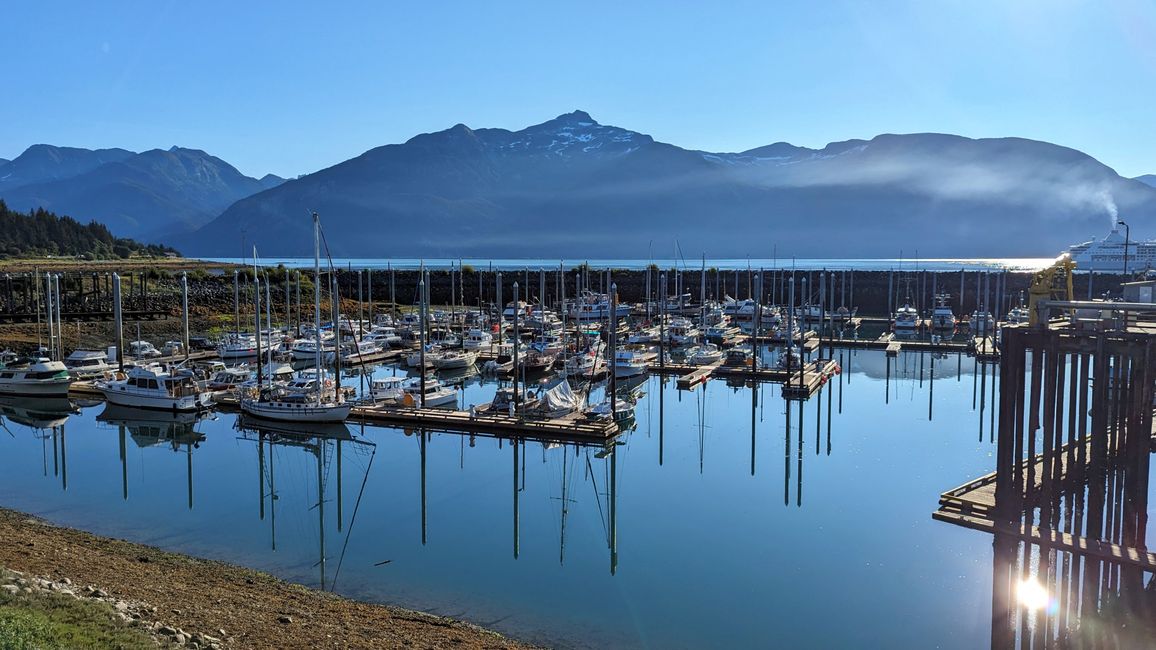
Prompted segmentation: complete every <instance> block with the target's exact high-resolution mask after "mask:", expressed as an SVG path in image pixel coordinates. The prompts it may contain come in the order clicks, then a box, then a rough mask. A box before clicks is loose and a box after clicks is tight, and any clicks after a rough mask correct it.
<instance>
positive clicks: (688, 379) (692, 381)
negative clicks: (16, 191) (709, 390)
mask: <svg viewBox="0 0 1156 650" xmlns="http://www.w3.org/2000/svg"><path fill="white" fill-rule="evenodd" d="M721 365H722V362H721V361H716V362H714V363H710V364H707V365H705V366H698V367H697V368H696V369H695V370H691V371H690V372H688V373H687V374H685V375H682V376H681V377H679V378H678V384H677V385H678V389H679V390H690V389H693V388H694V387H695V386H697V385H699V384H701V383H702V382H704V381H706V380H707V379H708V378H709V377H710V376H711V373H713V372H714V371H715V370H717V369H718V368H719V366H721ZM692 367H693V366H692Z"/></svg>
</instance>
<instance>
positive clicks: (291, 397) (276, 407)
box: [241, 212, 352, 422]
mask: <svg viewBox="0 0 1156 650" xmlns="http://www.w3.org/2000/svg"><path fill="white" fill-rule="evenodd" d="M313 274H314V278H315V280H314V283H313V321H314V322H313V326H314V331H316V332H320V331H321V282H320V281H319V279H320V277H321V221H320V219H319V218H318V216H317V213H316V212H314V213H313ZM315 349H316V355H315V357H314V363H315V367H316V369H317V372H318V373H319V374H321V375H322V376H323V373H324V370H323V365H322V363H321V355H322V350H321V346H320V345H317V346H315ZM325 387H326V382H324V381H320V382H317V387H316V389H315V390H313V391H295V390H292V389H290V388H286V387H283V386H269V387H266V388H262V389H260V391H259V392H258V395H257V397H249V398H245V399H242V400H241V410H242V411H244V412H245V413H247V414H249V415H254V416H257V417H261V418H266V419H269V420H282V421H290V422H344V421H345V420H346V419H347V418H348V417H349V412H350V410H351V409H352V405H351V404H349V403H347V402H344V401H342V399H341V391H340V390H338V387H337V383H336V382H335V383H334V387H333V388H334V390H333V393H332V394H330V395H326V394H325V393H326V391H325Z"/></svg>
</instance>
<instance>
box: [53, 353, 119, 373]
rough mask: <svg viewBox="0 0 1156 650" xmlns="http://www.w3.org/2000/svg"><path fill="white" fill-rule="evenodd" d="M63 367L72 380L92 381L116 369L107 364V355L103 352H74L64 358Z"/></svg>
mask: <svg viewBox="0 0 1156 650" xmlns="http://www.w3.org/2000/svg"><path fill="white" fill-rule="evenodd" d="M64 365H65V367H67V368H68V374H70V375H72V377H73V379H93V378H95V377H100V376H103V375H104V374H105V373H106V372H108V371H109V370H114V369H115V368H116V366H115V365H113V364H111V363H109V362H108V353H107V352H105V351H104V350H74V351H73V352H72V354H70V355H68V357H67V358H65V360H64Z"/></svg>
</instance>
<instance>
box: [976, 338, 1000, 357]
mask: <svg viewBox="0 0 1156 650" xmlns="http://www.w3.org/2000/svg"><path fill="white" fill-rule="evenodd" d="M971 345H972V349H974V350H975V358H976V359H979V360H980V361H999V346H998V345H996V342H995V339H994V338H992V337H990V336H977V337H975V338H974V339H972V342H971Z"/></svg>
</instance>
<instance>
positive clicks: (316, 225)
mask: <svg viewBox="0 0 1156 650" xmlns="http://www.w3.org/2000/svg"><path fill="white" fill-rule="evenodd" d="M313 328H314V329H313V331H314V333H315V335H316V337H317V347H316V351H317V354H316V368H317V405H318V406H321V388H322V383H323V382H322V376H321V221H320V220H319V219H318V217H317V213H316V212H314V213H313Z"/></svg>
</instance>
